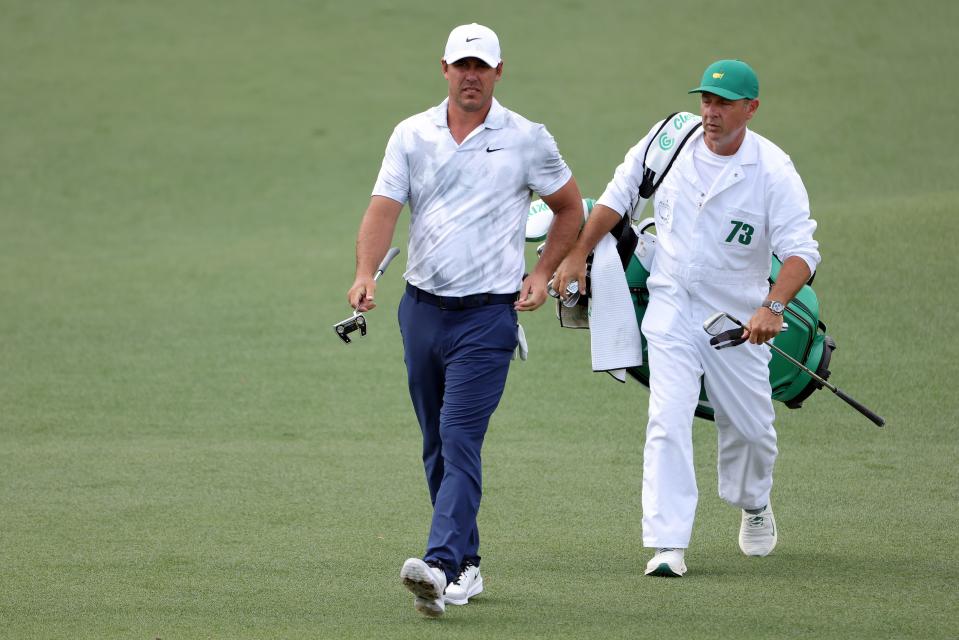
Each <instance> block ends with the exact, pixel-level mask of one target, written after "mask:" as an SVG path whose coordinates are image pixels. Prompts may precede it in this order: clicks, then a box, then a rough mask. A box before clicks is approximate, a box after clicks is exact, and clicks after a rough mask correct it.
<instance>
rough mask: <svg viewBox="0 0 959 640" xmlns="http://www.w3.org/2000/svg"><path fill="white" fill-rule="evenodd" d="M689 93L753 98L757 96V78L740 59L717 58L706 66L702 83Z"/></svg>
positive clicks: (727, 97)
mask: <svg viewBox="0 0 959 640" xmlns="http://www.w3.org/2000/svg"><path fill="white" fill-rule="evenodd" d="M689 93H715V94H716V95H717V96H720V97H722V98H726V99H727V100H742V99H743V98H749V99H750V100H755V99H756V98H758V97H759V78H757V77H756V72H755V71H753V68H752V67H750V66H749V65H748V64H746V63H745V62H743V61H742V60H719V61H718V62H714V63H712V64H711V65H709V66H708V67H706V71H705V72H703V80H702V83H701V84H700V85H699V86H698V87H696V88H695V89H692V90H690V92H689Z"/></svg>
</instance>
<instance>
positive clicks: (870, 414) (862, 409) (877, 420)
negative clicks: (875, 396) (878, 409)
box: [835, 387, 886, 427]
mask: <svg viewBox="0 0 959 640" xmlns="http://www.w3.org/2000/svg"><path fill="white" fill-rule="evenodd" d="M835 389H836V391H835V393H836V395H837V396H839V397H840V398H842V399H843V400H845V401H846V404H848V405H849V406H851V407H852V408H853V409H855V410H856V411H858V412H859V413H861V414H862V415H864V416H866V417H867V418H869V419H870V420H872V422H873V424H875V425H876V426H877V427H883V426H885V425H886V421H885V420H884V419H883V417H882V416H880V415H879V414H877V413H875V412H874V411H873V410H872V409H870V408H869V407H867V406H865V405H863V404H862V403H860V402H859V401H858V400H856V399H855V398H850V397H849V396H848V395H846V392H845V391H843V390H842V389H840V388H839V387H836V388H835Z"/></svg>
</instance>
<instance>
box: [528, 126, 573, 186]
mask: <svg viewBox="0 0 959 640" xmlns="http://www.w3.org/2000/svg"><path fill="white" fill-rule="evenodd" d="M534 147H535V148H534V151H533V161H532V162H531V163H530V168H529V188H530V189H531V190H533V191H535V192H536V193H538V194H539V195H541V196H549V195H552V194H554V193H556V192H557V191H559V190H560V189H561V188H563V186H564V185H565V184H566V183H567V182H569V179H570V178H572V177H573V171H572V170H571V169H570V168H569V166H568V165H567V164H566V161H565V160H563V156H562V155H560V153H559V147H557V146H556V140H554V139H553V136H552V135H551V134H550V132H549V131H547V130H546V127H544V126H542V125H540V126H538V127H537V129H536V132H535V134H534Z"/></svg>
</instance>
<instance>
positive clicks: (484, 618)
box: [0, 0, 959, 640]
mask: <svg viewBox="0 0 959 640" xmlns="http://www.w3.org/2000/svg"><path fill="white" fill-rule="evenodd" d="M0 16H2V19H0V81H2V83H0V84H2V90H0V638H11V639H33V638H37V639H60V638H63V639H70V640H79V639H82V638H91V639H94V638H96V639H102V638H129V639H144V640H153V639H154V638H161V639H163V640H171V639H174V638H184V639H192V638H231V639H235V638H397V639H403V638H416V639H420V638H441V637H444V638H445V637H463V638H544V639H547V638H548V639H549V640H557V639H559V638H665V637H669V638H702V639H715V638H870V639H872V638H922V639H928V638H956V637H959V613H957V606H956V603H957V593H959V581H957V576H959V553H957V548H956V547H957V543H956V541H957V531H959V472H957V464H956V462H957V459H959V426H957V425H959V401H957V399H956V398H957V397H959V394H957V392H956V390H955V385H956V381H957V380H959V364H957V363H959V340H957V339H956V336H955V334H956V331H955V330H954V329H953V327H952V325H953V324H954V321H955V320H956V318H957V312H959V304H957V302H956V295H957V294H956V289H957V287H956V285H955V274H956V271H957V267H959V260H957V259H956V249H955V245H956V243H957V241H959V182H957V176H959V154H957V153H956V150H957V143H959V135H957V133H956V126H955V119H956V118H955V113H956V103H957V100H959V88H957V86H956V82H955V77H954V76H955V73H954V68H955V65H956V61H957V60H959V45H957V44H956V42H957V40H956V37H955V31H956V26H957V25H959V4H957V3H954V2H949V1H946V0H941V1H933V0H918V1H916V2H912V3H894V2H885V1H874V2H870V1H867V0H851V1H849V2H838V1H836V2H827V1H825V0H814V1H811V2H803V3H786V2H778V1H775V2H759V1H758V0H757V1H744V0H739V1H731V2H724V3H707V2H702V1H698V0H684V1H678V2H672V3H651V2H625V1H624V2H603V1H599V2H584V1H578V0H566V1H562V2H541V1H536V2H505V1H503V0H490V1H488V2H486V3H482V4H476V3H470V4H466V3H462V4H455V3H454V4H440V5H437V4H436V3H427V2H422V1H421V0H415V1H410V2H387V1H386V0H373V1H354V2H344V1H330V2H306V1H295V0H280V1H278V2H274V3H265V2H254V1H252V0H236V1H234V2H212V1H209V0H200V1H194V2H187V1H185V0H173V1H171V2H162V3H148V2H144V1H140V0H136V1H130V2H125V1H120V0H89V1H85V2H70V1H68V0H42V1H38V2H24V1H16V0H0ZM474 20H475V21H478V22H481V23H484V24H488V25H489V26H491V27H493V28H494V29H496V30H497V31H498V33H499V35H500V38H501V41H502V44H503V57H504V59H505V61H506V62H505V71H504V76H503V80H502V82H501V83H500V84H499V86H498V88H497V94H496V95H497V97H498V98H499V99H500V101H501V102H502V103H503V104H504V105H505V106H507V107H509V108H512V109H514V110H516V111H518V112H520V113H522V114H524V115H526V116H527V117H529V118H531V119H533V120H536V121H541V122H545V123H546V124H547V126H548V127H549V129H550V131H551V132H552V133H553V135H554V136H555V137H556V139H557V141H558V143H559V146H560V149H561V150H562V152H563V154H564V156H565V158H566V159H567V161H568V162H569V163H570V165H571V166H572V168H573V170H574V173H575V175H576V177H577V180H578V182H579V184H580V187H581V188H582V190H583V193H584V195H587V196H594V197H596V196H598V195H599V194H600V193H601V192H602V190H603V189H604V187H605V185H606V182H607V181H608V179H609V177H610V176H611V175H612V171H613V169H614V168H615V167H616V165H617V164H618V163H619V162H620V161H621V159H622V157H623V155H624V154H625V152H626V150H627V149H628V148H629V147H630V146H632V145H633V144H635V142H636V141H637V140H638V139H639V137H640V136H641V135H643V134H644V133H645V132H646V131H647V130H648V128H649V126H650V125H651V124H652V123H653V122H654V121H656V120H657V119H659V118H662V117H664V116H665V115H666V114H668V113H670V112H673V111H677V110H696V109H697V108H698V100H697V98H696V96H689V95H687V94H686V91H688V89H689V88H691V87H693V86H696V85H697V84H698V80H699V77H700V74H701V73H702V69H703V68H704V67H705V66H706V64H708V63H709V62H711V61H713V60H715V59H718V58H724V57H741V58H743V59H745V60H747V61H749V62H751V64H752V65H753V66H754V67H755V68H756V70H757V72H758V75H759V78H760V83H761V85H760V86H761V95H760V99H761V105H762V106H761V108H760V110H759V113H758V115H757V117H756V118H755V120H754V121H753V123H752V125H751V126H753V128H754V129H755V130H756V131H758V132H759V133H762V134H763V135H766V136H767V137H769V138H770V139H772V140H773V141H774V142H776V143H777V144H779V145H780V146H781V147H783V149H785V150H786V151H787V152H788V153H789V154H790V155H791V156H792V158H793V161H794V162H795V164H796V166H797V168H798V169H799V172H800V173H801V175H802V177H803V179H804V181H805V183H806V186H807V188H808V191H809V194H810V200H811V204H812V209H813V215H814V217H815V218H816V219H817V221H818V223H819V230H818V232H817V239H818V240H819V242H820V245H821V250H822V255H823V261H822V265H821V267H820V270H819V272H818V274H817V276H816V281H815V289H816V291H817V293H818V295H819V298H820V301H821V303H822V308H823V320H824V321H825V323H826V324H827V326H828V333H829V334H830V335H832V336H833V337H834V338H835V339H836V342H837V343H838V346H839V348H838V350H837V351H836V353H835V354H834V356H833V360H832V366H831V369H832V371H833V377H832V381H833V382H834V383H835V384H837V385H838V386H840V387H841V388H842V389H844V390H845V391H847V392H848V393H849V394H850V395H852V396H853V397H855V398H857V399H858V400H860V401H862V402H863V403H864V404H866V405H868V406H870V407H872V408H873V409H875V410H876V411H877V412H878V413H880V414H881V415H883V416H885V418H886V420H887V426H886V428H885V429H882V430H880V429H877V428H876V427H874V426H873V425H872V424H871V423H869V422H868V421H867V420H866V419H865V418H863V417H862V416H860V415H859V414H858V413H856V412H855V411H854V410H853V409H851V408H850V407H848V406H847V405H845V404H844V403H843V402H841V401H840V400H839V399H838V398H835V397H832V394H830V393H829V392H828V391H820V392H817V393H816V394H814V395H813V396H812V397H811V398H810V399H809V400H808V401H807V402H806V406H805V407H804V408H803V409H801V410H799V411H790V410H788V409H786V408H785V407H784V406H782V405H777V412H778V420H777V429H778V431H779V435H780V452H781V453H780V458H779V460H778V462H777V467H776V475H775V486H774V490H773V503H774V505H775V509H776V516H777V522H778V525H779V528H780V539H779V546H778V547H777V548H776V551H775V553H774V554H773V555H772V556H770V557H768V558H745V557H743V556H742V555H741V553H740V552H739V550H738V547H737V543H736V537H737V532H738V525H739V514H738V512H737V511H736V510H734V509H732V508H730V507H729V506H727V505H726V504H725V503H723V502H722V501H721V500H720V499H719V498H718V497H717V496H716V489H715V487H716V471H715V454H716V443H715V430H714V427H713V425H712V424H711V423H707V422H701V421H697V423H696V428H695V445H696V463H697V470H698V478H699V485H700V503H699V510H698V513H697V519H696V525H695V529H694V532H693V539H692V543H691V546H690V549H689V551H688V553H687V564H688V565H689V573H688V574H687V576H686V577H684V578H682V579H681V580H661V579H650V578H645V577H644V576H643V567H644V566H645V562H646V560H647V559H648V551H647V550H644V549H643V548H642V546H641V540H640V517H641V511H640V481H641V470H642V446H643V438H644V428H645V415H646V408H647V400H648V395H647V393H646V391H645V390H644V389H643V388H642V387H640V386H639V385H638V384H636V383H634V382H630V383H629V384H626V385H621V384H618V383H616V382H613V381H612V380H611V379H610V378H609V377H608V376H606V375H603V374H593V373H591V372H590V365H589V350H588V343H589V340H588V334H587V333H586V332H580V331H568V330H562V329H560V328H559V327H558V324H557V323H556V320H555V318H554V316H553V309H552V308H551V306H550V305H546V306H545V307H544V308H543V309H541V310H540V311H538V312H536V313H534V314H528V315H524V316H522V318H521V321H522V322H523V324H524V326H525V328H526V333H527V336H528V337H529V341H530V359H529V361H528V362H525V363H519V362H518V363H515V364H514V366H513V369H512V371H511V373H510V381H509V383H508V385H507V391H506V394H505V396H504V398H503V401H502V403H501V405H500V408H499V409H498V411H497V412H496V414H495V415H494V418H493V421H492V424H491V426H490V430H489V434H488V438H487V440H486V447H485V449H484V480H485V483H484V489H485V495H484V501H483V507H482V510H481V512H480V526H481V528H482V535H483V546H482V550H481V552H482V555H483V576H484V580H485V587H486V591H485V592H484V593H483V595H482V596H480V597H478V598H476V599H475V600H474V601H472V602H471V603H470V604H469V605H468V606H467V607H450V609H449V611H448V613H447V615H446V616H445V617H444V618H443V619H442V620H439V621H426V620H423V619H421V618H420V617H419V616H418V615H417V614H416V613H415V612H414V611H413V609H412V607H411V606H410V605H411V597H410V595H409V594H408V593H407V592H406V591H405V590H404V589H403V587H402V585H401V584H400V581H399V577H398V574H399V569H400V566H401V564H402V562H403V560H404V559H406V558H407V557H410V556H419V555H421V554H422V552H423V545H424V543H425V539H426V534H427V530H428V526H429V517H430V504H429V498H428V493H427V490H426V486H425V482H424V479H423V472H422V468H421V465H420V436H419V429H418V427H417V425H416V422H415V419H414V416H413V412H412V410H411V406H410V402H409V397H408V395H407V391H406V386H405V380H406V374H405V369H404V366H403V362H402V346H401V343H400V337H399V333H398V330H397V324H396V319H395V310H396V305H397V303H398V301H399V298H400V295H401V293H402V285H403V280H402V272H403V267H404V264H405V256H406V247H405V238H406V225H407V223H408V214H407V213H404V214H403V216H402V217H401V222H400V225H399V227H400V228H399V229H398V232H397V236H396V240H395V242H396V244H397V245H398V246H400V247H401V248H402V249H403V253H402V254H401V255H400V257H399V258H398V259H397V261H396V262H395V263H394V265H393V267H391V269H390V271H388V272H387V273H386V275H385V276H384V277H383V278H382V279H381V281H380V288H379V289H378V291H377V302H378V305H379V306H378V308H377V309H376V310H374V311H373V312H371V313H369V314H367V316H368V323H369V335H367V336H366V337H363V338H357V339H356V340H355V341H354V343H353V344H351V345H349V346H345V345H343V344H342V343H341V342H340V341H339V340H337V338H336V337H335V335H334V333H333V330H332V325H333V323H334V322H336V321H338V320H341V319H343V318H344V317H346V316H347V315H349V312H350V309H349V307H348V305H347V304H346V295H345V294H346V291H347V289H348V288H349V286H350V283H351V282H352V278H353V248H354V241H355V234H356V230H357V227H358V225H359V220H360V217H361V215H362V213H363V210H364V209H365V207H366V204H367V202H368V199H369V192H370V190H371V188H372V185H373V182H374V179H375V176H376V173H377V171H378V169H379V165H380V162H381V160H382V156H383V150H384V147H385V144H386V141H387V138H388V136H389V134H390V132H391V131H392V128H393V127H394V126H395V125H396V123H398V122H399V121H400V120H402V119H404V118H406V117H407V116H409V115H411V114H413V113H416V112H419V111H422V110H424V109H426V108H428V107H429V106H432V105H434V104H437V103H439V102H440V101H441V100H442V99H443V97H444V96H445V91H446V85H445V83H444V80H443V78H442V76H441V74H440V67H439V58H440V56H441V55H442V50H443V45H444V44H445V40H446V36H447V34H448V32H449V30H450V29H451V28H452V27H453V26H455V25H457V24H460V23H463V22H471V21H474ZM529 256H530V262H531V261H532V259H533V257H534V254H533V248H532V247H530V250H529Z"/></svg>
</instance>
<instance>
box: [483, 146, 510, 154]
mask: <svg viewBox="0 0 959 640" xmlns="http://www.w3.org/2000/svg"><path fill="white" fill-rule="evenodd" d="M505 148H506V147H499V148H498V149H490V148H489V147H486V153H493V152H494V151H502V150H503V149H505Z"/></svg>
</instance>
